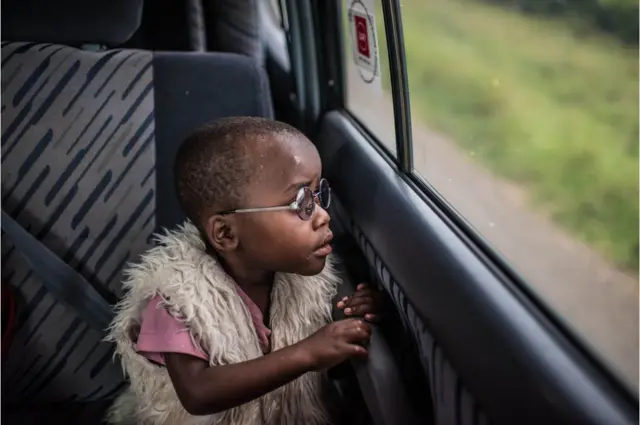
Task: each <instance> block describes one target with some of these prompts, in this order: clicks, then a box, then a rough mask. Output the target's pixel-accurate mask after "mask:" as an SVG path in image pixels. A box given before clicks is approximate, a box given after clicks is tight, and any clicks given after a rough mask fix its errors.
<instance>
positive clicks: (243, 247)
mask: <svg viewBox="0 0 640 425" xmlns="http://www.w3.org/2000/svg"><path fill="white" fill-rule="evenodd" d="M269 145H270V146H269V148H268V149H265V151H260V152H255V153H254V154H256V155H259V156H260V160H259V161H258V163H259V165H258V167H259V170H258V172H257V173H256V176H255V178H254V180H253V181H252V182H250V184H249V187H248V188H247V192H246V194H247V199H246V200H244V202H243V208H262V207H275V206H285V205H289V204H290V203H291V202H292V201H294V200H295V199H296V195H297V194H298V191H299V190H300V188H302V187H308V188H310V189H311V190H312V191H314V192H315V191H316V190H317V189H318V185H319V182H320V178H321V173H322V164H321V161H320V156H319V155H318V151H317V150H316V148H315V146H314V145H313V144H312V143H311V142H310V141H309V140H307V139H295V140H293V139H292V137H291V136H288V138H284V137H282V136H280V140H275V141H273V143H269ZM226 219H227V220H228V221H227V223H228V225H229V226H230V230H231V234H232V236H233V237H235V238H236V241H235V243H232V244H230V245H229V247H231V248H232V249H230V250H229V251H227V252H226V253H225V254H226V255H225V256H227V257H228V256H229V255H232V256H234V257H235V260H236V261H239V263H240V264H241V266H242V267H244V268H252V269H254V270H255V271H267V272H287V273H297V274H301V275H314V274H318V273H320V272H321V271H322V269H323V268H324V265H325V262H326V259H327V256H328V255H329V253H330V252H331V248H330V247H329V246H328V243H329V242H330V241H331V238H332V233H331V230H329V221H330V218H329V214H328V213H327V211H325V210H324V209H323V208H322V207H321V206H320V205H319V204H318V203H316V205H315V211H314V213H313V215H312V217H311V219H309V220H307V221H305V220H302V219H301V218H300V217H299V216H298V214H297V213H296V212H295V211H291V210H283V211H262V212H251V213H237V214H232V215H230V216H227V217H226ZM223 255H224V254H223Z"/></svg>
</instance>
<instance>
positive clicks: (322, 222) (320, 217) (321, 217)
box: [311, 204, 331, 230]
mask: <svg viewBox="0 0 640 425" xmlns="http://www.w3.org/2000/svg"><path fill="white" fill-rule="evenodd" d="M311 220H312V221H313V228H314V230H317V229H320V228H321V227H323V226H326V225H328V224H329V222H330V221H331V217H330V216H329V213H328V212H327V210H325V209H324V208H322V207H321V206H320V205H318V204H316V210H315V211H314V212H313V217H312V218H311Z"/></svg>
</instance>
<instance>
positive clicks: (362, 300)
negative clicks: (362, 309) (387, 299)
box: [345, 295, 375, 307]
mask: <svg viewBox="0 0 640 425" xmlns="http://www.w3.org/2000/svg"><path fill="white" fill-rule="evenodd" d="M374 303H375V300H374V299H373V297H371V296H368V295H364V296H361V297H353V298H351V299H350V300H349V301H347V302H346V303H345V305H346V306H347V307H355V306H358V305H361V304H374Z"/></svg>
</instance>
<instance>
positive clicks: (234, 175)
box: [173, 117, 304, 226]
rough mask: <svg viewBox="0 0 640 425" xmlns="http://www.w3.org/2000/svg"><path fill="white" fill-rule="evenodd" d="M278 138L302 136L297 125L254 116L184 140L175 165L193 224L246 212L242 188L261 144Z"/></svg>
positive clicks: (235, 119)
mask: <svg viewBox="0 0 640 425" xmlns="http://www.w3.org/2000/svg"><path fill="white" fill-rule="evenodd" d="M276 135H281V136H293V137H304V136H303V135H302V133H300V131H298V130H297V129H295V128H294V127H292V126H290V125H288V124H285V123H282V122H278V121H273V120H268V119H265V118H255V117H232V118H223V119H219V120H217V121H214V122H212V123H210V124H206V125H204V126H202V127H200V128H199V129H197V130H196V131H195V132H194V133H193V134H191V135H190V136H189V137H187V138H186V139H185V141H184V142H183V143H182V145H181V146H180V148H179V150H178V153H177V155H176V159H175V163H174V169H173V172H174V179H175V180H174V182H175V188H176V192H177V195H178V200H179V201H180V206H181V207H182V210H183V211H184V213H185V214H186V215H187V218H189V219H190V220H191V221H192V222H193V223H194V224H196V225H197V226H199V225H200V223H201V221H202V220H203V219H204V218H205V214H211V213H214V212H215V211H213V208H215V210H216V211H224V210H229V209H234V208H242V198H243V194H244V189H245V188H246V186H247V185H248V183H249V181H250V180H251V179H252V178H253V177H255V173H256V171H257V169H258V168H259V167H258V165H259V164H258V161H259V159H258V158H256V157H257V156H259V155H258V151H259V148H260V144H261V143H264V144H268V143H269V140H270V139H271V138H272V137H273V136H276Z"/></svg>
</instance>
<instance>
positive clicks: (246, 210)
mask: <svg viewBox="0 0 640 425" xmlns="http://www.w3.org/2000/svg"><path fill="white" fill-rule="evenodd" d="M291 209H292V208H291V206H289V205H286V206H283V207H264V208H245V209H241V210H235V211H234V212H235V213H236V214H242V213H253V212H262V211H285V210H291Z"/></svg>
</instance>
